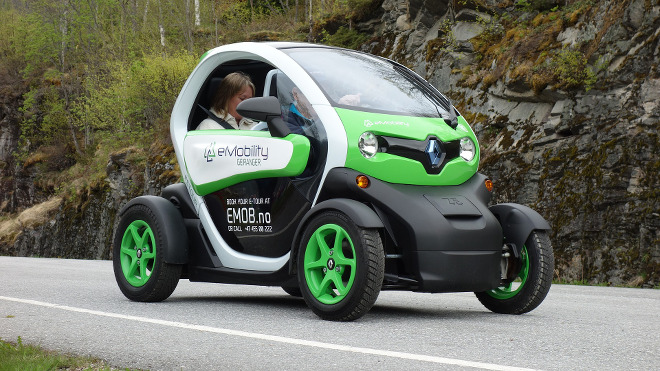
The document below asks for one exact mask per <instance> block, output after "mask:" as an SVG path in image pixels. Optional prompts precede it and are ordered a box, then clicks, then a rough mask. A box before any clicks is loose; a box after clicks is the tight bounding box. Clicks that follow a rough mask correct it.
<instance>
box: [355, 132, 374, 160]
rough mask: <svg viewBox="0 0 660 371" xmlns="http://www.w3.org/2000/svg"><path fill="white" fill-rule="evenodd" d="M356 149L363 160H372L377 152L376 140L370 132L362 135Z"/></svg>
mask: <svg viewBox="0 0 660 371" xmlns="http://www.w3.org/2000/svg"><path fill="white" fill-rule="evenodd" d="M358 148H359V149H360V153H362V156H364V158H372V157H374V155H375V154H376V152H378V138H376V136H375V135H374V133H372V132H370V131H367V132H365V133H362V135H360V140H359V141H358Z"/></svg>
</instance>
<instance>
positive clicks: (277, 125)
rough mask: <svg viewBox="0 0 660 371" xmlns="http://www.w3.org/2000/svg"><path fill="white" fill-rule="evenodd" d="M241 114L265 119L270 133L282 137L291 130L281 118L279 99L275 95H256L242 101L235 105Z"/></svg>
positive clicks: (260, 119)
mask: <svg viewBox="0 0 660 371" xmlns="http://www.w3.org/2000/svg"><path fill="white" fill-rule="evenodd" d="M236 112H238V113H239V114H240V115H241V116H243V117H247V118H250V119H253V120H257V121H266V124H267V125H268V130H269V131H270V135H272V136H274V137H278V138H284V137H286V136H287V135H289V134H291V130H290V129H289V127H288V126H287V125H286V123H285V122H284V120H282V109H281V108H280V101H279V100H278V99H277V98H275V97H257V98H250V99H246V100H244V101H242V102H241V103H239V104H238V106H237V107H236Z"/></svg>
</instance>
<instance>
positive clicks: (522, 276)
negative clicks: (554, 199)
mask: <svg viewBox="0 0 660 371" xmlns="http://www.w3.org/2000/svg"><path fill="white" fill-rule="evenodd" d="M520 255H521V256H520V260H519V261H518V262H517V263H518V264H519V266H520V271H519V273H518V274H517V277H516V279H515V280H513V282H510V283H508V284H506V285H503V286H500V287H498V288H496V289H494V290H489V291H485V292H478V293H476V295H477V298H478V299H479V301H480V302H481V304H483V305H484V306H485V307H486V308H488V309H490V310H491V311H493V312H495V313H503V314H523V313H527V312H529V311H531V310H533V309H534V308H536V307H538V306H539V305H540V304H541V302H542V301H543V299H545V297H546V295H547V294H548V291H549V290H550V285H551V284H552V275H553V271H554V255H553V253H552V246H551V244H550V238H549V237H548V234H547V233H546V232H545V231H533V232H532V233H531V234H530V235H529V237H528V238H527V242H525V245H524V246H523V249H522V251H521V254H520Z"/></svg>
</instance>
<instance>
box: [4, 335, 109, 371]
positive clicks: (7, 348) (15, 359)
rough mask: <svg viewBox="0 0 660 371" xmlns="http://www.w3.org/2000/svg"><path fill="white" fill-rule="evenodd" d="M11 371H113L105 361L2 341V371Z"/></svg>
mask: <svg viewBox="0 0 660 371" xmlns="http://www.w3.org/2000/svg"><path fill="white" fill-rule="evenodd" d="M10 370H12V371H13V370H16V371H18V370H34V371H40V370H113V368H111V367H110V366H108V365H107V364H106V363H105V362H104V361H101V360H98V359H93V358H89V357H77V356H69V355H63V354H59V353H56V352H52V351H48V350H45V349H42V348H40V347H37V346H33V345H26V344H23V342H22V340H21V338H20V337H19V338H18V340H17V342H16V343H12V342H7V341H4V340H1V339H0V371H10Z"/></svg>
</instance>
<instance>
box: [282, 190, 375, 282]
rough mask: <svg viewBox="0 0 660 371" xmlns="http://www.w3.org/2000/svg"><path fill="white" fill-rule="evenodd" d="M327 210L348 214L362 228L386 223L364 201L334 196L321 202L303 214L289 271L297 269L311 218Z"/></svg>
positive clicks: (293, 246) (294, 243)
mask: <svg viewBox="0 0 660 371" xmlns="http://www.w3.org/2000/svg"><path fill="white" fill-rule="evenodd" d="M325 210H337V211H340V212H342V213H344V214H346V215H347V216H348V217H349V218H351V220H353V222H354V223H355V224H356V225H358V226H359V227H362V228H376V229H377V228H383V227H384V226H385V225H384V224H383V221H382V220H381V219H380V217H379V216H378V214H377V213H376V212H375V211H374V210H373V209H371V208H370V207H369V206H367V205H365V204H364V203H362V202H359V201H356V200H352V199H349V198H333V199H330V200H326V201H323V202H320V203H318V204H316V205H314V207H312V208H311V209H310V210H309V211H308V212H307V213H306V214H305V216H303V218H302V220H301V221H300V224H298V228H297V229H296V234H295V237H294V239H293V243H292V244H291V257H292V258H291V259H290V260H289V272H291V273H294V272H295V271H296V262H295V260H296V259H295V256H296V254H297V253H298V245H299V244H300V238H301V236H302V233H303V231H304V230H305V227H306V226H307V223H308V222H309V220H310V219H311V218H312V217H314V216H315V215H317V214H318V213H320V212H323V211H325Z"/></svg>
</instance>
